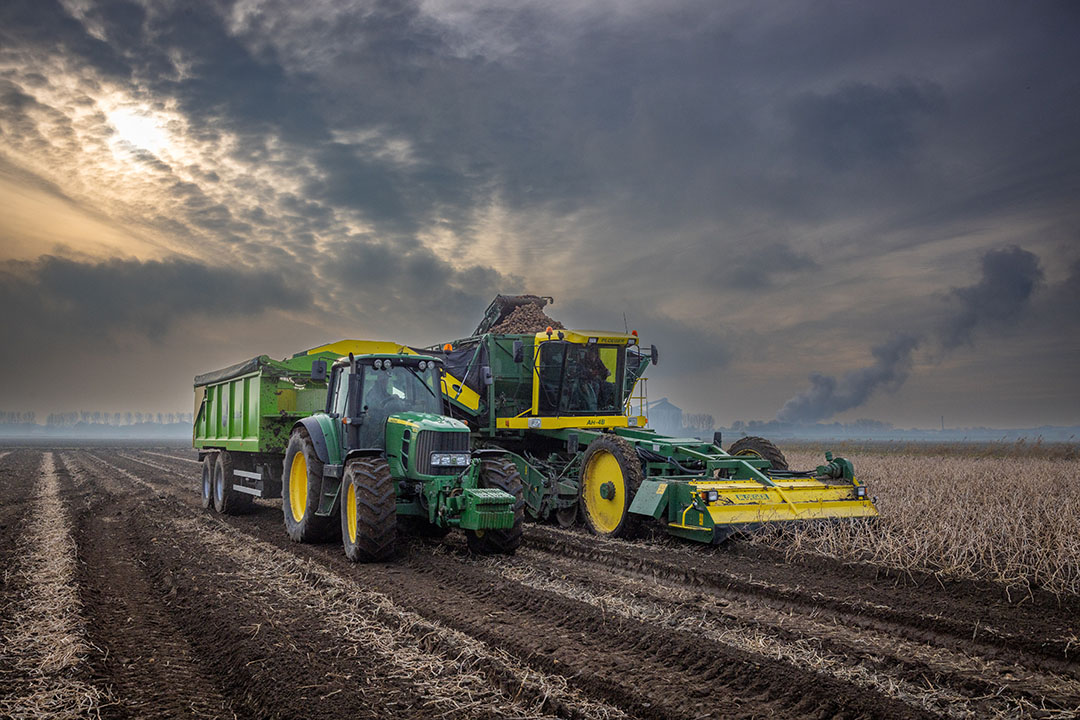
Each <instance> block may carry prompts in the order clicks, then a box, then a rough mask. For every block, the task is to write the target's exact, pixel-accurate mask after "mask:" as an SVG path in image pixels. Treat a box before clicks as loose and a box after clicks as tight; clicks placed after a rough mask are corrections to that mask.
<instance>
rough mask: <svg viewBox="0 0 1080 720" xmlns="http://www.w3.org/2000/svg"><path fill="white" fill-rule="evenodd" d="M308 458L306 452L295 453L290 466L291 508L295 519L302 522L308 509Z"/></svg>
mask: <svg viewBox="0 0 1080 720" xmlns="http://www.w3.org/2000/svg"><path fill="white" fill-rule="evenodd" d="M307 475H308V472H307V458H305V457H304V453H302V452H298V453H296V454H295V455H293V461H292V467H291V468H289V509H290V510H291V511H292V516H293V520H295V521H296V522H300V521H302V520H303V519H304V512H305V511H306V510H307Z"/></svg>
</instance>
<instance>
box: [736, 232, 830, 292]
mask: <svg viewBox="0 0 1080 720" xmlns="http://www.w3.org/2000/svg"><path fill="white" fill-rule="evenodd" d="M722 268H723V275H724V276H725V277H726V279H727V281H728V283H730V284H731V286H732V287H735V288H744V289H759V288H764V287H768V286H770V285H772V284H773V283H774V282H777V281H778V280H780V279H781V278H783V277H784V276H790V275H792V274H795V273H803V272H809V271H813V270H816V269H817V268H818V264H817V262H815V261H814V259H813V258H811V257H810V256H809V255H806V254H804V253H801V252H799V251H797V250H795V249H793V248H792V247H791V246H790V245H788V244H786V243H776V242H771V243H764V244H761V245H750V246H749V247H747V248H745V249H743V250H742V252H741V253H739V252H737V254H735V256H734V257H733V258H726V259H724V261H723V264H722Z"/></svg>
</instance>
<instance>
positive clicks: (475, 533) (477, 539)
mask: <svg viewBox="0 0 1080 720" xmlns="http://www.w3.org/2000/svg"><path fill="white" fill-rule="evenodd" d="M479 484H480V487H482V488H497V489H499V490H502V491H503V492H506V493H509V494H511V495H513V496H514V504H513V506H512V507H513V508H514V524H513V525H512V526H511V527H508V528H503V529H501V530H466V531H465V537H466V540H467V541H468V544H469V550H471V551H472V552H474V553H477V554H478V555H492V554H496V553H498V554H502V555H513V554H514V551H515V550H517V549H518V546H519V545H521V521H522V520H523V519H524V517H525V490H524V483H522V482H521V473H520V472H519V471H518V467H517V465H516V464H515V463H514V461H513V460H511V459H510V458H507V457H490V458H484V460H482V461H481V462H480V483H479Z"/></svg>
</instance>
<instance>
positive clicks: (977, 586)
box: [0, 447, 1080, 719]
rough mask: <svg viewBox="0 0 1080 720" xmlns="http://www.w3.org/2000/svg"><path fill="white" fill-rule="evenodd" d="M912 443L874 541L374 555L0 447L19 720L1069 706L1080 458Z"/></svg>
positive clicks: (173, 479)
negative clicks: (295, 539) (295, 538)
mask: <svg viewBox="0 0 1080 720" xmlns="http://www.w3.org/2000/svg"><path fill="white" fill-rule="evenodd" d="M786 449H787V450H788V454H789V457H790V459H791V460H792V464H793V466H801V465H813V464H816V462H817V458H818V455H819V452H818V450H817V449H816V448H815V449H814V450H813V455H811V454H809V453H810V450H811V448H805V447H803V448H795V449H791V448H786ZM894 450H895V449H893V450H889V451H882V452H871V451H867V450H866V449H863V450H861V451H859V452H850V451H848V455H849V456H850V457H851V459H852V460H853V461H854V462H855V463H856V468H857V470H859V472H860V475H861V476H862V477H863V478H864V479H866V480H867V481H868V482H869V483H870V485H871V492H872V493H873V494H876V495H877V496H878V498H879V501H880V506H881V509H882V512H883V515H884V517H883V518H882V519H881V520H880V521H879V522H877V523H874V524H865V525H856V526H849V527H848V529H843V527H842V526H824V527H820V528H819V527H814V528H805V529H803V530H801V531H799V532H787V533H771V534H768V535H767V536H764V537H759V538H756V539H754V540H753V541H749V542H748V541H735V542H731V543H728V544H726V545H724V546H721V547H719V548H711V547H705V546H699V545H695V544H690V543H683V542H677V541H675V540H672V539H669V538H666V537H656V538H652V539H648V540H640V541H635V542H619V541H604V540H600V539H598V538H595V537H592V536H590V535H587V534H585V533H583V532H579V531H563V530H558V529H555V528H553V527H549V526H541V525H530V526H529V527H528V528H527V530H526V539H525V542H524V544H523V546H522V548H521V549H520V550H519V551H518V553H517V554H516V555H515V556H514V557H511V558H501V557H498V558H496V557H486V558H478V557H473V556H470V555H469V554H468V552H467V550H466V548H465V543H464V539H463V538H461V537H458V536H456V535H455V534H451V535H450V536H448V537H447V538H446V539H445V540H444V541H442V542H435V541H430V540H421V539H416V538H406V539H404V540H403V541H402V542H401V548H400V554H399V557H398V558H397V559H396V561H395V562H393V563H388V564H380V565H369V566H364V565H353V564H351V563H349V562H348V561H347V560H346V559H345V558H344V555H343V554H342V553H341V550H340V548H339V547H337V546H335V545H333V544H326V545H297V544H293V543H290V542H289V541H288V539H287V538H286V536H285V534H284V531H283V529H282V527H281V508H280V502H277V501H261V500H260V501H257V502H256V503H255V507H254V510H253V511H252V512H251V513H250V514H247V515H242V516H236V517H221V516H217V515H213V514H209V513H206V512H205V511H203V510H202V509H201V507H200V506H199V497H198V494H197V480H198V471H199V466H198V465H197V464H196V463H195V462H193V459H194V453H193V452H191V451H190V450H182V449H177V448H150V447H140V448H134V447H132V448H119V447H110V448H46V447H39V448H14V449H11V450H10V451H4V450H0V572H2V575H0V578H2V584H0V637H2V640H3V642H2V645H0V717H5V718H6V717H12V718H37V717H55V718H66V717H105V718H147V717H162V718H166V717H170V718H171V717H222V718H233V717H236V718H297V717H355V718H383V717H389V716H397V717H403V718H440V717H444V718H540V717H565V718H598V719H603V718H698V717H715V718H762V717H769V718H806V717H810V718H834V717H839V718H929V717H947V718H1014V717H1019V718H1024V717H1032V718H1066V717H1077V714H1078V709H1080V662H1078V660H1077V657H1078V653H1080V637H1078V634H1080V621H1078V619H1077V618H1078V617H1080V597H1078V596H1077V594H1076V593H1077V586H1076V583H1077V567H1078V566H1077V546H1076V517H1077V509H1078V492H1077V481H1076V479H1075V478H1076V471H1077V470H1078V469H1080V461H1077V459H1076V458H1075V457H1073V458H1068V457H1060V456H1057V457H1055V456H1037V455H1034V456H1027V457H1022V458H1021V457H1016V456H1012V457H1005V458H1000V457H977V456H971V457H967V456H965V455H963V454H962V453H951V454H950V453H949V452H947V451H945V452H938V453H936V454H934V453H930V454H928V451H920V450H918V449H911V448H907V449H906V450H904V451H894ZM969 454H970V453H969ZM938 456H940V457H938ZM1070 520H1071V525H1070V524H1069V521H1070ZM1018 589H1019V592H1018Z"/></svg>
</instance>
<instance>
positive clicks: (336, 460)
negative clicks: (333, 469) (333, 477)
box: [293, 415, 341, 465]
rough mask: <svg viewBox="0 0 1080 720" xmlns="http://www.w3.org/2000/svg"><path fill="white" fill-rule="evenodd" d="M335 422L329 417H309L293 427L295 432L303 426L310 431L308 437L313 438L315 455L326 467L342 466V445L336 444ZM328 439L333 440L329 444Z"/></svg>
mask: <svg viewBox="0 0 1080 720" xmlns="http://www.w3.org/2000/svg"><path fill="white" fill-rule="evenodd" d="M333 422H334V419H333V418H331V417H330V416H329V415H309V416H307V417H306V418H303V419H302V420H298V421H297V423H296V424H295V425H293V429H294V430H295V429H296V428H298V427H300V426H303V427H304V429H305V430H307V431H308V435H310V436H311V444H312V445H314V446H315V454H316V455H318V456H319V459H320V460H322V461H323V464H325V465H340V464H341V443H339V442H334V440H336V439H337V436H336V433H335V432H334V430H335V428H334V426H333ZM327 437H330V438H331V442H330V443H329V444H328V443H327V442H326V438H327Z"/></svg>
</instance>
